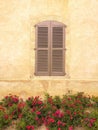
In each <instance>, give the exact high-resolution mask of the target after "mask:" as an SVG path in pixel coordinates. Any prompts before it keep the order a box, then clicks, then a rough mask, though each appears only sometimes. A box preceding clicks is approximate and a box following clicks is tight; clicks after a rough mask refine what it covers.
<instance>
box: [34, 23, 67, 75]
mask: <svg viewBox="0 0 98 130" xmlns="http://www.w3.org/2000/svg"><path fill="white" fill-rule="evenodd" d="M64 35H65V25H64V24H62V23H60V22H56V21H45V22H41V23H39V24H37V25H36V48H35V50H36V53H35V55H36V59H35V60H36V62H35V63H36V64H35V74H36V75H38V76H45V75H48V76H52V75H55V76H60V75H61V76H63V75H65V36H64Z"/></svg>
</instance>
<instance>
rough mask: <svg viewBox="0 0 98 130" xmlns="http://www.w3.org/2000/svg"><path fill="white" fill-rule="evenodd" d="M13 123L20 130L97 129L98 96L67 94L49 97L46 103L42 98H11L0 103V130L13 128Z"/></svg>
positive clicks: (47, 95)
mask: <svg viewBox="0 0 98 130" xmlns="http://www.w3.org/2000/svg"><path fill="white" fill-rule="evenodd" d="M91 109H92V110H91ZM87 110H88V111H87ZM14 120H17V122H16V129H17V130H35V129H36V128H38V127H39V126H42V125H45V126H46V130H74V128H75V127H77V126H83V127H85V128H86V129H89V130H90V129H91V130H97V129H98V97H90V96H85V95H84V94H83V93H77V94H74V95H73V94H71V93H68V94H66V95H63V97H62V98H61V97H59V96H55V97H52V96H50V95H49V94H46V95H45V99H44V101H43V100H42V99H41V98H40V97H39V96H36V97H29V98H28V99H27V100H26V101H23V99H19V97H17V96H15V95H9V96H6V97H5V98H4V99H2V101H1V102H0V129H1V130H2V129H3V128H5V127H7V126H9V125H12V123H13V121H14Z"/></svg>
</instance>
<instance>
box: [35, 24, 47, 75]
mask: <svg viewBox="0 0 98 130" xmlns="http://www.w3.org/2000/svg"><path fill="white" fill-rule="evenodd" d="M36 31H37V32H36V35H37V37H36V40H37V45H36V75H39V76H40V75H48V74H49V66H48V63H49V58H48V53H49V49H48V44H49V43H48V39H49V35H48V33H49V28H48V26H38V27H36Z"/></svg>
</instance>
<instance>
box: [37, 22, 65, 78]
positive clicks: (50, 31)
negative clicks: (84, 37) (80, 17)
mask: <svg viewBox="0 0 98 130" xmlns="http://www.w3.org/2000/svg"><path fill="white" fill-rule="evenodd" d="M38 27H48V48H47V50H48V73H47V72H46V73H43V72H42V73H41V72H38V71H37V61H38V58H37V57H38V55H37V51H38V50H40V48H38ZM53 27H62V28H63V48H61V50H63V52H62V53H63V71H62V72H59V74H58V72H54V73H53V72H52V50H53V49H55V48H53V47H52V42H53V41H52V37H53ZM65 27H66V25H65V24H63V23H61V22H58V21H43V22H40V23H38V24H36V25H35V75H36V76H64V75H65V50H66V49H65V36H66V35H65ZM49 43H51V44H49ZM58 49H59V48H57V50H58ZM41 50H44V49H42V48H41ZM45 50H46V48H45ZM49 61H51V62H49Z"/></svg>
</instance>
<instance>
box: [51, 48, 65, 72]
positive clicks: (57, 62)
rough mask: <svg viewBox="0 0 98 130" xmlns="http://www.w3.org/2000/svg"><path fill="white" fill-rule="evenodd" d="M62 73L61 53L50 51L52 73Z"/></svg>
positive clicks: (60, 51) (59, 51)
mask: <svg viewBox="0 0 98 130" xmlns="http://www.w3.org/2000/svg"><path fill="white" fill-rule="evenodd" d="M62 71H63V51H62V50H53V51H52V72H62Z"/></svg>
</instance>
